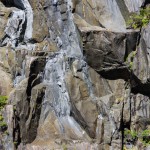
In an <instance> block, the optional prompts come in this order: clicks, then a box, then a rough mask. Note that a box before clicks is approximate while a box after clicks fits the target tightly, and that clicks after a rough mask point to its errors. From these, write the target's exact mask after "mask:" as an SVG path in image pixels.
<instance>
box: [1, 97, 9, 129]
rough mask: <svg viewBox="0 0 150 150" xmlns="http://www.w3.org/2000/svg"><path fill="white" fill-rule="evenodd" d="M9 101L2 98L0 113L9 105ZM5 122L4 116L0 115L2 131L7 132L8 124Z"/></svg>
mask: <svg viewBox="0 0 150 150" xmlns="http://www.w3.org/2000/svg"><path fill="white" fill-rule="evenodd" d="M7 99H8V98H7V96H0V111H1V110H2V109H3V108H4V106H5V105H6V104H7ZM3 120H4V118H3V116H2V114H0V129H1V130H2V131H6V130H7V124H6V122H4V121H3Z"/></svg>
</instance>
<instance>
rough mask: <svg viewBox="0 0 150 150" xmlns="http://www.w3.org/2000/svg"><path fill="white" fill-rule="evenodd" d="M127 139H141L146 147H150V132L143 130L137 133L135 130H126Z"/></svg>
mask: <svg viewBox="0 0 150 150" xmlns="http://www.w3.org/2000/svg"><path fill="white" fill-rule="evenodd" d="M124 136H125V139H128V137H131V138H132V140H135V139H139V140H140V141H141V142H142V144H143V145H144V146H147V145H150V130H143V131H141V132H136V131H134V130H128V129H125V130H124Z"/></svg>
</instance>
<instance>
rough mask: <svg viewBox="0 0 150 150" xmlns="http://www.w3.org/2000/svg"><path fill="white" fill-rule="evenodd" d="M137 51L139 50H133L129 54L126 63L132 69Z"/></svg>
mask: <svg viewBox="0 0 150 150" xmlns="http://www.w3.org/2000/svg"><path fill="white" fill-rule="evenodd" d="M136 53H137V51H132V52H131V53H130V54H129V55H128V57H127V58H126V61H125V63H126V64H127V65H128V68H129V69H130V70H132V69H133V60H134V57H135V55H136Z"/></svg>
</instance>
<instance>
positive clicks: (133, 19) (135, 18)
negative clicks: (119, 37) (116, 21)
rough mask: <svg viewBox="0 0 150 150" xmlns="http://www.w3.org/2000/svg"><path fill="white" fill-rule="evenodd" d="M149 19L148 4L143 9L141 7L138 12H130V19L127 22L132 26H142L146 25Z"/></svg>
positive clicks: (149, 10) (149, 9)
mask: <svg viewBox="0 0 150 150" xmlns="http://www.w3.org/2000/svg"><path fill="white" fill-rule="evenodd" d="M149 21H150V6H148V7H146V8H145V9H141V10H140V12H139V13H138V14H137V13H132V14H131V16H130V19H129V20H128V22H127V24H128V25H129V26H130V27H132V28H134V29H138V28H142V27H143V26H146V25H147V24H148V23H149Z"/></svg>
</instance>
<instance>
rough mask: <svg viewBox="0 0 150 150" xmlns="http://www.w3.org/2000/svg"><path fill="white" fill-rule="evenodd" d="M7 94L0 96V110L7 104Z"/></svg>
mask: <svg viewBox="0 0 150 150" xmlns="http://www.w3.org/2000/svg"><path fill="white" fill-rule="evenodd" d="M7 99H8V98H7V96H0V110H1V109H2V108H3V107H4V106H5V105H6V104H7Z"/></svg>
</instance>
